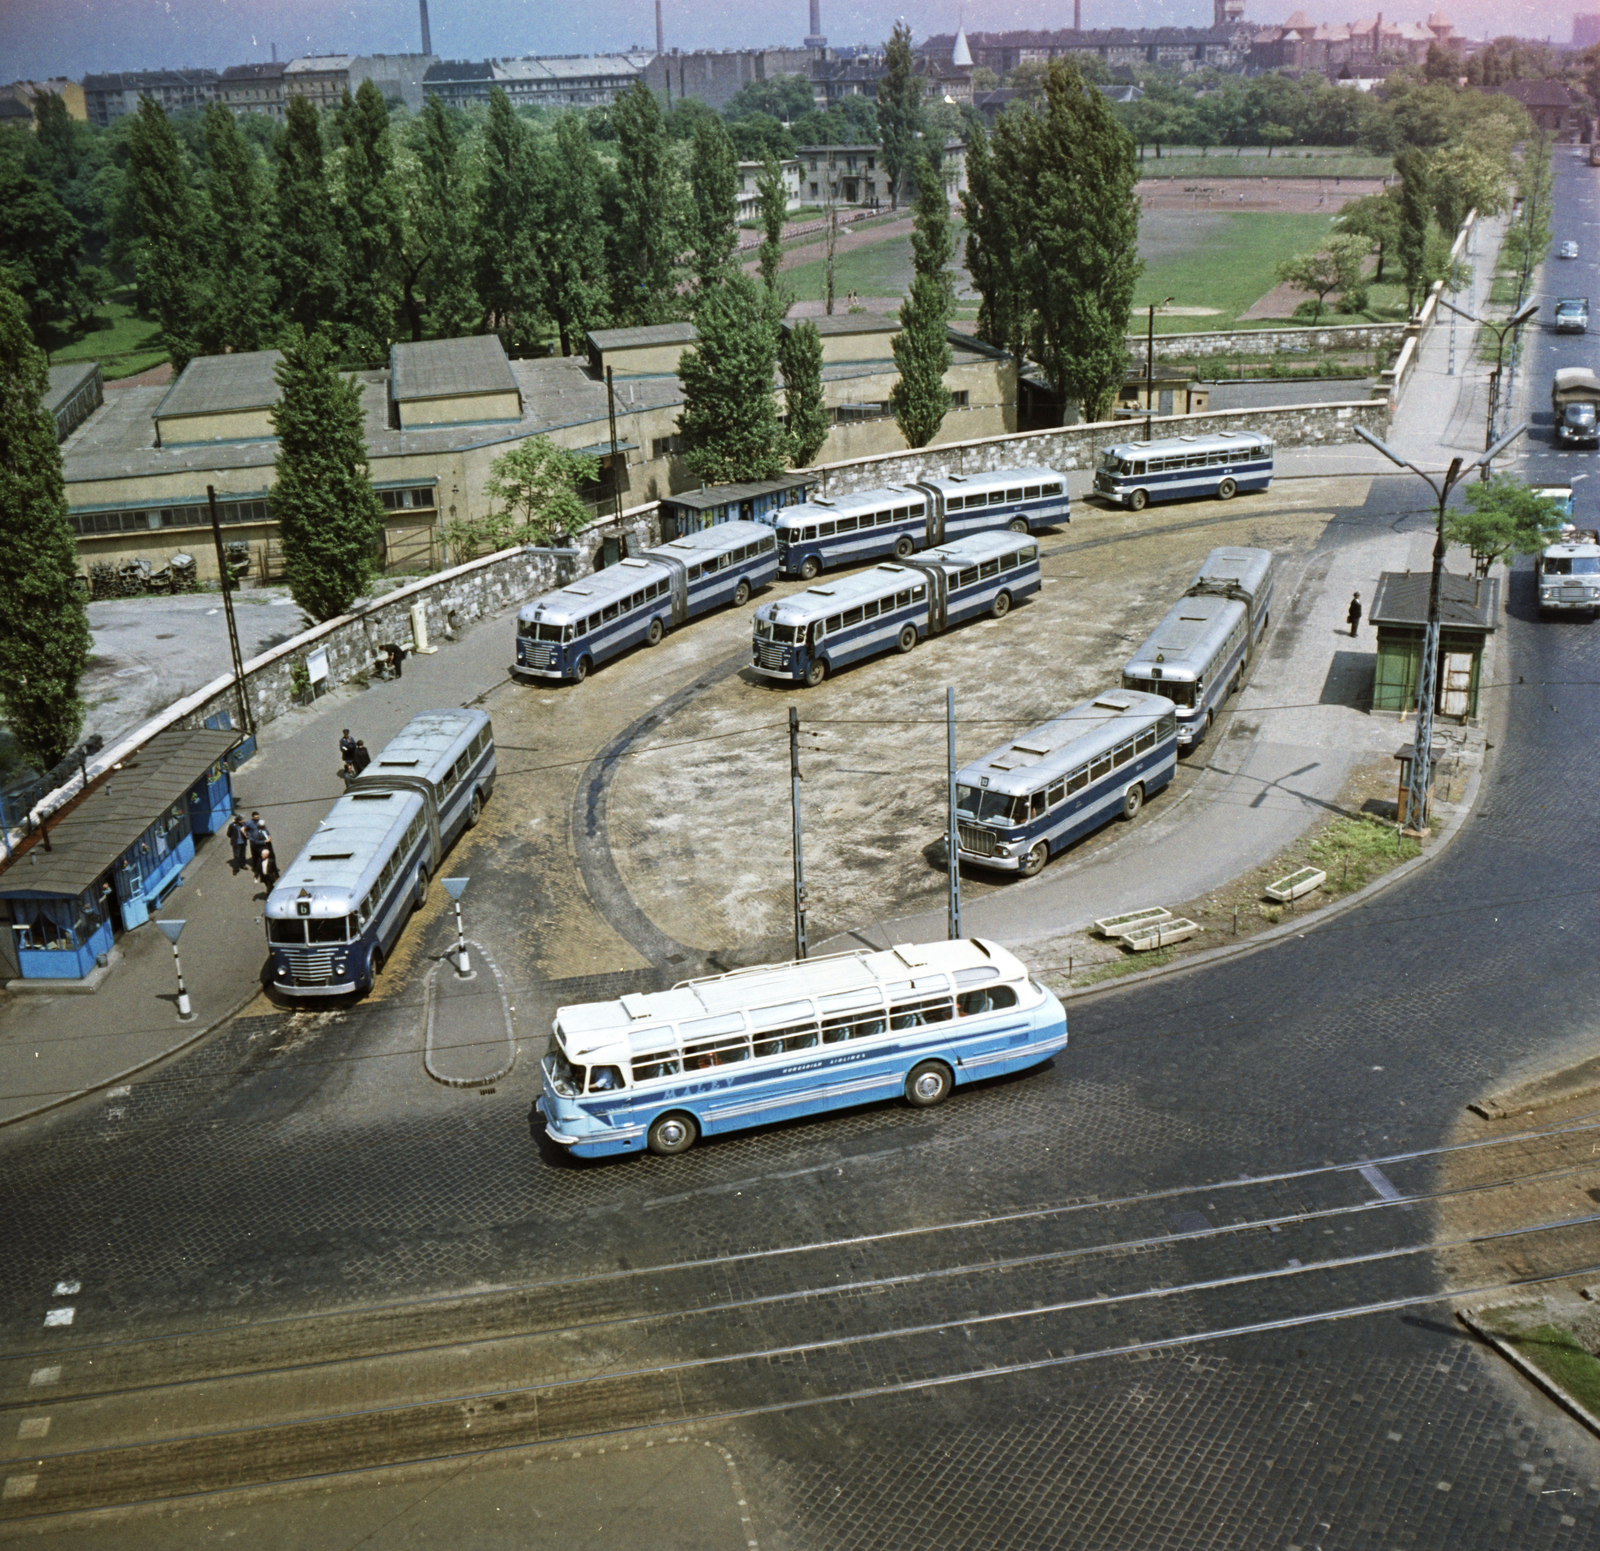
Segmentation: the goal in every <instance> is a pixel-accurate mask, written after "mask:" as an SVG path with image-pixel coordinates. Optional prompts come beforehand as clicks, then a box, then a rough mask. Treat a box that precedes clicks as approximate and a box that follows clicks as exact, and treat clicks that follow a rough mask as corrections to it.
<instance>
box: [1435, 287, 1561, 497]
mask: <svg viewBox="0 0 1600 1551" xmlns="http://www.w3.org/2000/svg"><path fill="white" fill-rule="evenodd" d="M1439 302H1440V305H1441V306H1445V307H1448V308H1449V309H1450V311H1451V312H1452V313H1454V314H1455V315H1456V316H1457V317H1461V318H1465V319H1466V320H1467V322H1469V323H1476V324H1478V325H1479V326H1480V327H1482V328H1486V329H1492V330H1493V331H1494V337H1495V339H1496V341H1497V344H1496V347H1495V352H1494V370H1493V371H1492V372H1491V373H1490V374H1489V424H1488V427H1487V429H1486V430H1485V432H1484V438H1483V446H1484V450H1485V451H1486V452H1487V451H1488V449H1489V448H1490V447H1492V446H1494V441H1495V434H1494V433H1495V424H1496V422H1497V421H1498V420H1499V418H1500V404H1501V395H1500V364H1501V361H1502V358H1503V357H1504V355H1505V349H1506V337H1507V335H1514V334H1515V333H1516V332H1517V330H1518V329H1520V328H1521V327H1522V325H1523V324H1524V323H1526V322H1527V321H1528V319H1529V318H1531V317H1532V316H1533V315H1534V313H1536V312H1537V311H1538V310H1539V304H1538V302H1528V303H1526V304H1525V305H1524V306H1521V307H1519V308H1517V310H1516V311H1515V312H1514V313H1512V314H1511V316H1510V317H1509V318H1506V319H1505V320H1503V321H1501V322H1497V321H1495V320H1494V319H1493V318H1480V317H1479V316H1478V315H1477V313H1475V312H1468V311H1467V310H1466V309H1465V308H1462V307H1457V306H1456V305H1455V304H1454V303H1453V302H1447V301H1445V299H1444V297H1443V296H1441V297H1440V298H1439ZM1451 326H1452V327H1454V324H1453V323H1452V325H1451ZM1505 402H1506V403H1507V404H1509V403H1510V402H1511V395H1510V394H1507V395H1506V396H1505ZM1473 466H1474V467H1475V468H1476V467H1482V469H1483V477H1484V478H1485V479H1487V478H1488V477H1489V466H1488V464H1487V463H1486V462H1484V461H1483V460H1482V459H1479V460H1478V462H1477V463H1476V464H1474V465H1473Z"/></svg>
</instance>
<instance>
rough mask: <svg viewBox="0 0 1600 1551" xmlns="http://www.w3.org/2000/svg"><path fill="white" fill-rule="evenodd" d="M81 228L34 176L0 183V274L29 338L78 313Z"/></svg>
mask: <svg viewBox="0 0 1600 1551" xmlns="http://www.w3.org/2000/svg"><path fill="white" fill-rule="evenodd" d="M82 254H83V228H82V227H81V226H79V225H78V223H77V221H75V220H74V219H73V217H72V215H71V213H70V212H69V211H68V210H67V209H66V208H65V207H64V206H63V205H62V203H61V201H60V200H59V199H57V198H56V192H55V190H54V189H53V188H51V186H50V185H49V184H48V183H46V182H44V181H43V179H40V178H31V177H28V176H27V175H26V174H24V173H13V174H12V175H11V176H10V177H8V178H3V179H0V272H3V273H4V274H5V275H6V276H7V278H8V279H9V280H10V283H11V286H12V287H13V288H14V289H15V291H16V292H17V294H18V295H19V296H20V297H21V298H22V303H23V306H24V307H25V308H26V309H27V313H28V322H29V323H30V324H31V325H32V327H33V332H34V335H35V337H36V338H37V339H39V340H41V341H45V342H48V341H49V338H50V330H51V327H52V324H53V323H54V322H55V320H56V319H58V318H61V317H63V316H71V315H73V314H74V313H76V312H77V310H78V303H79V298H80V290H79V276H80V270H79V266H78V260H79V258H80V257H81V256H82Z"/></svg>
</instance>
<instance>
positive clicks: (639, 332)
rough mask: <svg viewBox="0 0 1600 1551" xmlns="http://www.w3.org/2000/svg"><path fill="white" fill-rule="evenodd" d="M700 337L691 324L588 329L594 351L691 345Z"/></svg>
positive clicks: (652, 324)
mask: <svg viewBox="0 0 1600 1551" xmlns="http://www.w3.org/2000/svg"><path fill="white" fill-rule="evenodd" d="M699 337H700V336H699V335H698V334H697V333H695V330H694V324H692V323H648V324H644V325H643V326H641V327H639V328H631V329H590V330H589V335H588V339H589V344H590V346H591V347H592V348H594V349H596V350H601V351H604V350H631V349H635V348H637V347H638V346H640V345H678V344H683V345H692V344H693V343H694V342H695V341H696V340H697V339H698V338H699Z"/></svg>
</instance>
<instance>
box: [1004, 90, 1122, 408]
mask: <svg viewBox="0 0 1600 1551" xmlns="http://www.w3.org/2000/svg"><path fill="white" fill-rule="evenodd" d="M1026 130H1027V153H1028V155H1027V162H1028V168H1027V170H1028V180H1027V182H1028V193H1029V195H1030V197H1031V200H1032V215H1031V218H1030V220H1029V227H1028V233H1027V236H1028V243H1027V249H1026V251H1027V267H1026V270H1025V274H1026V276H1027V280H1028V300H1029V307H1030V312H1031V319H1030V324H1029V330H1028V333H1029V345H1030V353H1031V355H1032V356H1033V359H1034V360H1035V361H1037V362H1038V363H1039V365H1040V366H1041V367H1042V368H1043V369H1044V373H1045V376H1046V377H1048V378H1049V380H1050V385H1051V387H1053V388H1054V389H1055V391H1056V393H1057V394H1058V395H1059V397H1060V399H1061V402H1062V403H1063V404H1068V403H1077V404H1079V405H1081V406H1082V411H1083V415H1084V418H1085V419H1086V420H1098V419H1101V418H1103V416H1104V415H1105V414H1106V412H1107V411H1108V410H1109V408H1110V406H1111V401H1112V399H1113V397H1114V396H1115V394H1116V391H1117V388H1118V387H1119V386H1120V385H1121V383H1122V379H1123V373H1124V372H1125V371H1126V369H1127V362H1128V353H1127V348H1126V344H1125V337H1126V334H1127V330H1128V315H1129V312H1130V310H1131V308H1132V305H1133V287H1134V282H1135V281H1136V280H1137V279H1138V278H1139V273H1140V270H1141V269H1142V268H1143V266H1142V264H1141V263H1140V261H1139V253H1138V241H1139V204H1138V200H1137V198H1136V197H1135V194H1134V189H1135V186H1136V184H1137V182H1138V176H1139V175H1138V171H1137V169H1136V167H1135V164H1134V159H1133V142H1132V141H1131V140H1130V139H1129V138H1128V135H1127V132H1126V131H1125V130H1124V129H1122V127H1121V126H1120V125H1119V124H1118V123H1117V122H1116V120H1115V118H1114V117H1113V116H1112V112H1111V105H1110V103H1109V102H1107V100H1106V98H1105V97H1104V95H1102V93H1100V92H1099V91H1097V90H1096V89H1095V88H1094V87H1092V86H1089V85H1087V84H1086V83H1085V82H1084V79H1083V76H1082V74H1081V72H1080V71H1079V70H1078V68H1077V67H1076V66H1075V65H1073V64H1071V63H1069V62H1067V61H1065V60H1060V59H1053V60H1051V61H1050V68H1049V71H1048V73H1047V74H1046V76H1045V83H1044V105H1043V109H1042V111H1041V112H1039V113H1037V114H1035V115H1034V116H1033V117H1032V118H1031V119H1029V120H1027V121H1026Z"/></svg>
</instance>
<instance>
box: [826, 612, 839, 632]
mask: <svg viewBox="0 0 1600 1551" xmlns="http://www.w3.org/2000/svg"><path fill="white" fill-rule="evenodd" d="M839 628H840V624H839V616H838V615H837V614H830V615H829V616H828V634H829V635H832V634H833V633H834V631H835V630H838V629H839Z"/></svg>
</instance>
